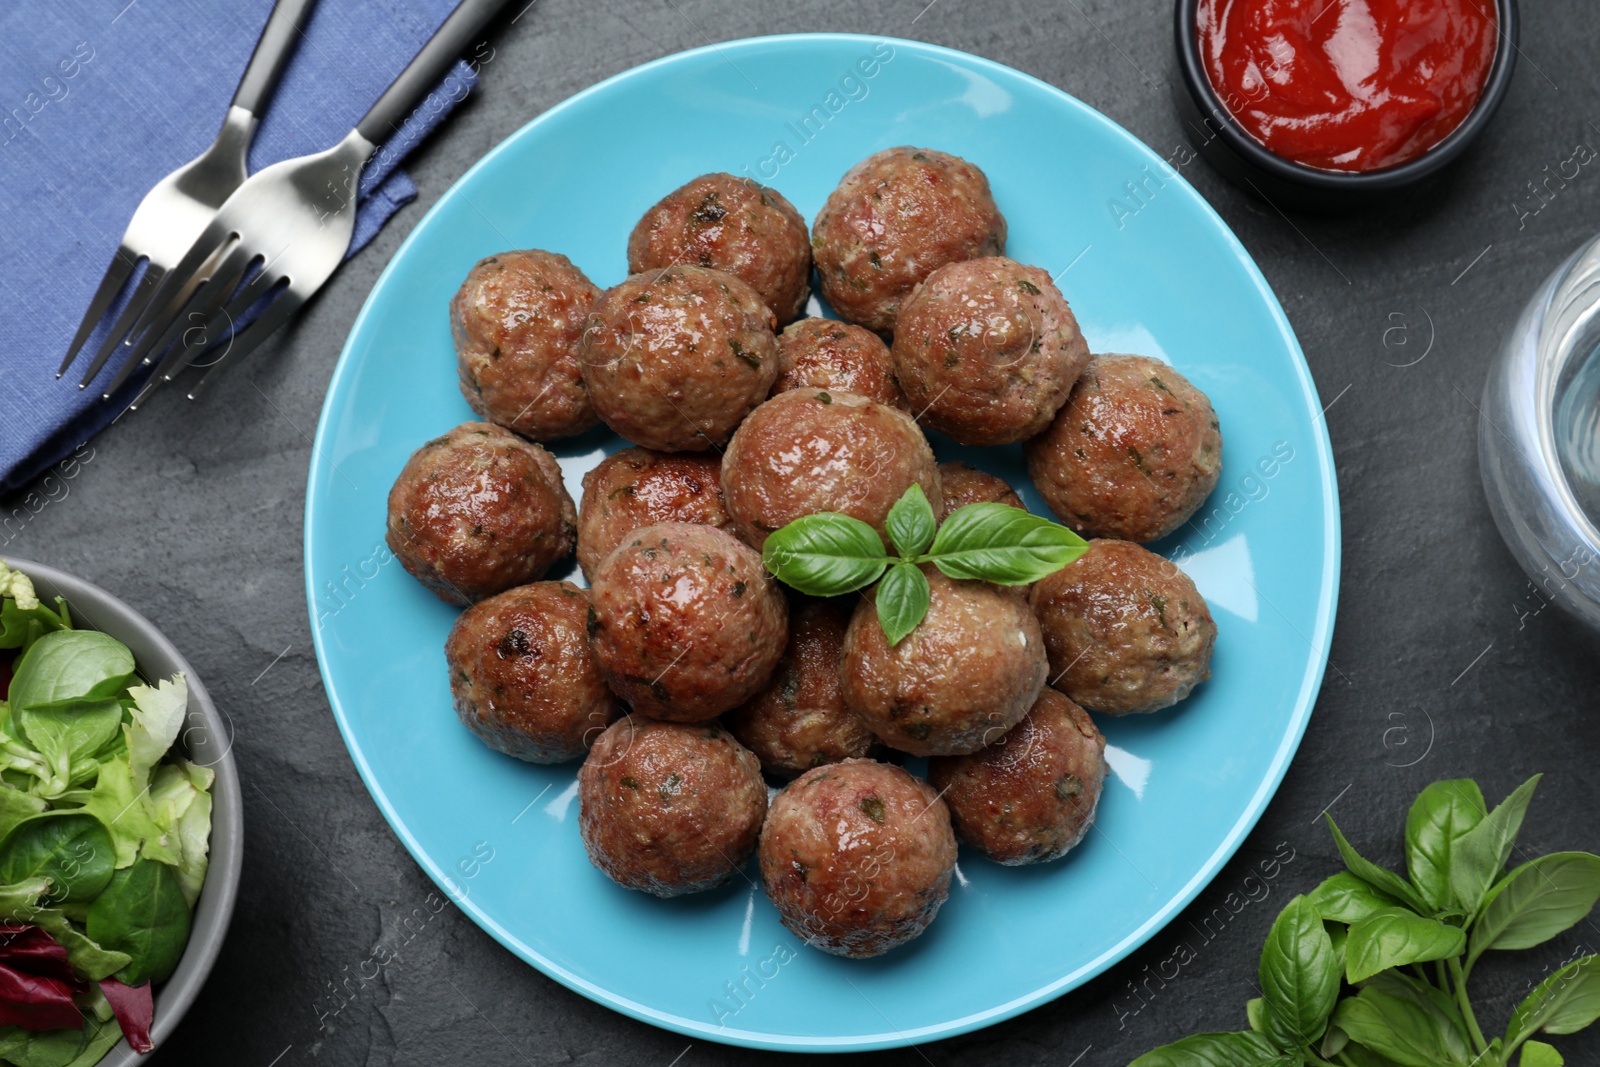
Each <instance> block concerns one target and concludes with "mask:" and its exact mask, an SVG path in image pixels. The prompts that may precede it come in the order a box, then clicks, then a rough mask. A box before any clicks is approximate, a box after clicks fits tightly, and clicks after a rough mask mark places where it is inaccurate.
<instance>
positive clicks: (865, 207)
mask: <svg viewBox="0 0 1600 1067" xmlns="http://www.w3.org/2000/svg"><path fill="white" fill-rule="evenodd" d="M811 245H812V253H813V255H814V257H815V258H816V263H817V279H818V281H819V282H820V283H821V285H822V295H823V296H825V297H827V300H828V304H829V306H830V307H832V308H833V310H834V311H837V312H838V313H839V315H840V317H842V318H844V319H846V320H848V321H850V322H855V323H859V324H861V325H862V326H865V327H866V328H867V329H869V330H876V331H878V332H879V333H893V332H894V330H895V317H896V316H897V315H898V314H899V312H900V304H901V302H902V301H903V300H904V299H905V298H906V297H907V296H908V295H909V294H910V292H911V290H912V289H913V288H914V287H915V286H916V284H917V283H918V282H920V281H922V280H923V279H924V278H926V277H927V276H928V275H930V274H932V273H933V272H934V271H936V270H938V269H939V268H940V267H942V266H944V265H945V264H946V263H956V262H959V261H960V260H963V259H974V258H976V257H978V256H998V255H1000V254H1001V253H1003V252H1004V251H1005V250H1006V220H1005V216H1004V215H1001V214H1000V209H999V208H998V207H996V206H995V202H994V197H993V196H992V195H990V193H989V179H988V178H985V177H984V175H983V171H981V170H979V169H978V168H977V167H975V166H973V165H972V164H971V163H968V162H967V161H966V160H964V159H961V158H960V157H958V156H952V155H948V154H946V153H944V152H936V151H934V150H933V149H931V148H912V147H909V146H907V147H902V148H888V149H885V150H884V151H882V152H879V153H877V154H876V155H871V156H868V157H867V158H866V159H863V160H862V161H861V162H860V163H857V164H856V165H855V166H853V167H851V168H850V169H849V171H847V172H846V173H845V176H844V178H843V179H841V180H840V182H839V187H838V188H837V189H835V190H834V191H833V192H832V193H831V194H829V196H828V201H827V203H825V204H823V205H822V210H821V211H819V212H818V213H817V219H816V222H815V223H814V224H813V225H812V227H811Z"/></svg>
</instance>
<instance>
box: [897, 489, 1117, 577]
mask: <svg viewBox="0 0 1600 1067" xmlns="http://www.w3.org/2000/svg"><path fill="white" fill-rule="evenodd" d="M1088 547H1089V546H1088V543H1087V542H1085V541H1084V539H1083V538H1081V537H1079V536H1078V535H1077V534H1075V533H1073V532H1072V531H1071V530H1069V529H1067V528H1066V527H1065V526H1060V525H1057V524H1056V523H1053V522H1051V521H1050V520H1049V519H1046V518H1043V517H1042V516H1039V515H1035V514H1033V513H1032V512H1027V511H1023V510H1022V509H1021V508H1014V507H1011V506H1010V505H1009V504H994V503H989V504H968V505H967V506H966V507H962V508H957V509H956V510H955V511H954V512H952V513H951V514H950V516H949V518H947V519H945V520H944V524H943V525H941V526H940V527H939V533H938V535H937V536H935V537H934V539H933V547H932V548H930V549H929V550H928V555H929V559H930V561H931V562H932V563H933V565H934V566H936V567H938V568H939V569H940V570H941V571H943V572H944V573H945V574H947V575H949V576H950V577H951V578H973V579H978V580H980V581H985V582H995V583H997V584H999V585H1027V584H1028V583H1029V582H1036V581H1038V580H1039V579H1040V578H1043V577H1044V576H1045V575H1047V574H1054V573H1055V572H1056V571H1058V570H1060V569H1061V568H1062V567H1065V566H1066V565H1067V564H1069V563H1071V562H1072V561H1073V560H1075V559H1077V558H1078V557H1079V556H1081V555H1083V553H1084V551H1085V550H1086V549H1087V548H1088Z"/></svg>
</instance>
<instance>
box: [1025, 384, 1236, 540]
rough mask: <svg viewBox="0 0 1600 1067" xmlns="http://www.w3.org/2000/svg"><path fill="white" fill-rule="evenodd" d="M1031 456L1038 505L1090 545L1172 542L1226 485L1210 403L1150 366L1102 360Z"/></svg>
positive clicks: (1031, 445)
mask: <svg viewBox="0 0 1600 1067" xmlns="http://www.w3.org/2000/svg"><path fill="white" fill-rule="evenodd" d="M1026 453H1027V457H1028V474H1029V476H1031V477H1032V478H1033V484H1034V485H1035V486H1037V487H1038V489H1039V495H1041V496H1043V497H1044V499H1045V503H1047V504H1049V505H1050V509H1051V510H1052V511H1054V512H1055V513H1056V514H1057V515H1058V516H1059V517H1060V518H1061V521H1062V522H1064V523H1066V524H1067V525H1068V526H1070V527H1072V528H1073V529H1074V530H1076V531H1078V532H1079V533H1080V534H1082V535H1084V536H1085V537H1117V538H1121V539H1123V540H1126V541H1155V540H1158V539H1159V538H1162V537H1165V536H1167V535H1168V534H1170V533H1172V532H1173V531H1174V530H1176V529H1177V528H1178V527H1180V526H1182V525H1183V524H1184V523H1186V522H1188V521H1189V517H1190V516H1191V515H1193V514H1194V513H1195V510H1196V509H1197V508H1199V507H1200V505H1201V504H1202V503H1204V502H1205V499H1206V497H1207V496H1209V495H1210V493H1211V490H1213V489H1215V488H1216V487H1217V479H1218V478H1220V477H1221V476H1222V434H1221V432H1220V431H1219V430H1218V427H1217V416H1216V413H1215V412H1214V411H1212V410H1211V401H1210V400H1207V399H1206V395H1205V394H1204V393H1202V392H1201V391H1200V390H1198V389H1196V388H1195V387H1194V386H1192V385H1190V384H1189V381H1188V379H1186V378H1185V377H1184V376H1183V375H1181V374H1179V373H1178V372H1177V371H1175V370H1173V369H1172V367H1170V366H1169V365H1167V364H1165V363H1163V362H1161V361H1160V360H1159V359H1150V358H1148V357H1146V356H1096V357H1095V358H1094V360H1093V361H1091V362H1090V364H1089V366H1088V369H1086V370H1085V371H1084V372H1083V375H1082V376H1081V377H1080V378H1079V379H1078V384H1077V386H1075V387H1074V388H1073V390H1072V396H1071V398H1070V399H1069V400H1068V401H1067V404H1066V406H1065V407H1063V408H1062V409H1061V413H1060V414H1059V415H1057V416H1056V419H1055V422H1053V423H1051V424H1050V427H1049V428H1048V429H1046V430H1045V431H1044V433H1042V434H1040V435H1039V436H1038V437H1036V438H1034V439H1033V440H1032V441H1029V442H1028V445H1027V448H1026Z"/></svg>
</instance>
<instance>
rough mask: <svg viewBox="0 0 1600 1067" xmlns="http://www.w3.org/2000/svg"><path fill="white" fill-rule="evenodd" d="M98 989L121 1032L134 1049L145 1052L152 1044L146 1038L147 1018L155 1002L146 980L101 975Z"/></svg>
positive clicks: (149, 1016)
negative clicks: (134, 982) (133, 981)
mask: <svg viewBox="0 0 1600 1067" xmlns="http://www.w3.org/2000/svg"><path fill="white" fill-rule="evenodd" d="M100 992H102V993H104V994H105V995H106V1002H107V1003H109V1004H110V1005H111V1011H112V1014H114V1015H116V1017H117V1025H118V1026H120V1027H122V1036H123V1037H125V1038H127V1039H128V1047H129V1048H131V1049H133V1051H135V1052H149V1051H150V1050H151V1049H153V1048H155V1045H154V1044H152V1043H151V1041H150V1021H151V1020H152V1019H154V1018H155V1002H154V1000H153V999H152V998H151V996H150V983H149V982H145V983H144V984H142V985H128V984H127V983H126V982H119V981H117V980H116V979H115V978H102V979H101V980H100Z"/></svg>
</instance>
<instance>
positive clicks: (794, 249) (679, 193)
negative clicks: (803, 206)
mask: <svg viewBox="0 0 1600 1067" xmlns="http://www.w3.org/2000/svg"><path fill="white" fill-rule="evenodd" d="M677 263H691V264H694V265H696V266H700V267H715V268H716V269H717V270H722V271H727V272H728V273H729V274H731V275H733V276H734V277H735V278H739V279H742V280H743V281H745V282H747V283H748V284H749V285H750V287H751V288H753V289H754V290H755V291H756V292H758V293H760V294H761V299H762V300H764V301H766V304H767V307H769V308H771V309H772V313H773V314H774V315H776V316H778V321H779V322H788V321H789V320H790V319H792V318H794V317H795V316H796V315H798V314H800V309H801V308H803V307H805V305H806V295H807V294H808V293H809V292H810V291H811V286H810V284H809V283H810V279H811V239H810V236H809V235H808V234H807V233H806V220H805V219H804V218H802V217H801V216H800V212H798V211H796V210H795V209H794V205H793V204H791V203H789V201H787V200H785V199H784V198H783V195H782V194H781V193H779V192H777V191H776V190H774V189H768V188H767V187H766V186H764V185H759V184H757V183H756V182H754V181H752V180H750V179H749V178H736V177H734V176H733V175H732V174H702V175H701V176H700V177H698V178H696V179H694V180H693V181H691V182H689V183H688V184H687V185H684V186H681V187H680V188H677V189H674V190H673V191H672V192H670V193H668V194H667V195H666V196H664V197H662V198H661V200H660V201H659V202H658V203H657V204H656V205H655V206H654V207H652V208H651V209H650V210H649V211H646V212H645V213H644V218H642V219H640V220H639V224H638V225H637V226H635V227H634V228H633V234H632V235H631V236H630V237H629V238H628V270H629V272H630V273H633V274H640V273H643V272H644V271H648V270H659V269H661V268H662V267H670V266H672V265H674V264H677Z"/></svg>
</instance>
